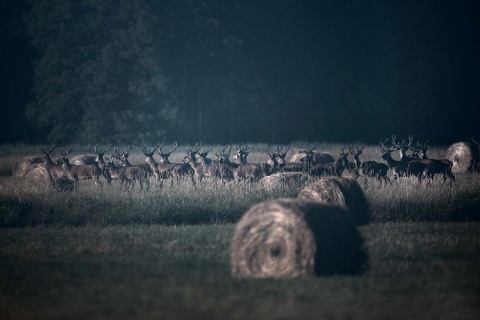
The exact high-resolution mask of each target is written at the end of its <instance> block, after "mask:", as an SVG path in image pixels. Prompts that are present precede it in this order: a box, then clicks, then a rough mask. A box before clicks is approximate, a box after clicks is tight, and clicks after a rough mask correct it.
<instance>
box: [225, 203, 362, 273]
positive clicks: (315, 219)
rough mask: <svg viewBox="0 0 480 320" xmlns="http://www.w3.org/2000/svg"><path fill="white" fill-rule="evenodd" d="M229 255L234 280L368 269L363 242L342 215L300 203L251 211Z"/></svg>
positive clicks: (335, 208) (339, 211)
mask: <svg viewBox="0 0 480 320" xmlns="http://www.w3.org/2000/svg"><path fill="white" fill-rule="evenodd" d="M230 250H231V251H230V265H231V272H232V276H234V277H238V278H250V277H253V278H266V277H272V278H282V277H287V278H291V277H298V276H312V275H332V274H350V275H353V274H359V273H361V272H362V271H363V269H364V268H365V267H366V264H367V255H366V253H365V251H364V249H363V238H362V236H361V235H360V234H359V232H358V230H357V227H356V226H355V225H354V223H353V221H352V220H351V219H350V217H349V215H348V213H347V212H346V210H345V209H343V208H341V207H338V206H331V205H327V204H323V203H319V202H316V201H311V200H303V199H286V198H282V199H275V200H270V201H266V202H262V203H259V204H256V205H254V206H253V207H251V208H250V209H249V210H248V211H247V212H246V213H245V214H244V215H243V216H242V218H241V219H240V221H239V222H238V224H237V226H236V229H235V233H234V236H233V239H232V244H231V249H230Z"/></svg>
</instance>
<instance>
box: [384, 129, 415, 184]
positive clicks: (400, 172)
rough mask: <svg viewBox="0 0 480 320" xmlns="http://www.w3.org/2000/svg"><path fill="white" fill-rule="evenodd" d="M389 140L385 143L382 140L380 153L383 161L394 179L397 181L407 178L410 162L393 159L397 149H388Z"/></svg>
mask: <svg viewBox="0 0 480 320" xmlns="http://www.w3.org/2000/svg"><path fill="white" fill-rule="evenodd" d="M387 142H388V138H386V139H385V140H384V141H382V140H380V144H379V147H380V151H381V152H382V159H383V160H385V162H386V163H387V165H388V167H389V168H390V170H392V173H393V179H394V180H396V179H397V178H398V177H404V176H407V173H408V162H405V161H401V160H395V159H393V157H392V152H393V151H397V150H398V149H397V148H396V147H392V146H390V147H387V145H386V144H387Z"/></svg>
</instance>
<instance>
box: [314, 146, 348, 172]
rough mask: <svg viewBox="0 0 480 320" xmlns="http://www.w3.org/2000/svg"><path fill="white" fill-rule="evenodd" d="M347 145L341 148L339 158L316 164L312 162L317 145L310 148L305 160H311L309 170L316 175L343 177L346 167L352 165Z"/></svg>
mask: <svg viewBox="0 0 480 320" xmlns="http://www.w3.org/2000/svg"><path fill="white" fill-rule="evenodd" d="M345 147H346V146H344V147H343V148H341V149H340V151H339V154H340V157H339V158H338V159H337V160H335V161H333V162H327V163H316V164H312V162H313V155H314V150H315V147H313V148H310V149H308V150H307V156H306V157H305V161H307V162H309V169H308V172H309V173H310V174H311V175H314V176H322V175H334V176H338V177H341V176H342V173H343V171H344V170H345V168H346V167H347V166H349V165H350V164H349V163H350V162H349V161H348V158H347V157H348V155H349V152H348V151H347V152H345Z"/></svg>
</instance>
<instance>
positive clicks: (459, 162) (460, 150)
mask: <svg viewBox="0 0 480 320" xmlns="http://www.w3.org/2000/svg"><path fill="white" fill-rule="evenodd" d="M446 158H447V159H448V160H450V161H452V162H453V166H452V172H453V173H463V172H474V171H478V162H479V158H480V156H479V151H478V146H477V145H476V144H474V143H471V142H457V143H454V144H452V145H450V146H449V147H448V149H447V154H446Z"/></svg>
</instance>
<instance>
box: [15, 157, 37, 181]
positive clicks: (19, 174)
mask: <svg viewBox="0 0 480 320" xmlns="http://www.w3.org/2000/svg"><path fill="white" fill-rule="evenodd" d="M42 162H44V159H43V157H27V158H23V159H22V160H20V161H17V163H15V165H14V166H13V169H12V175H13V176H14V177H16V178H23V177H25V175H26V174H27V173H28V172H30V171H31V170H33V169H34V165H35V164H38V163H42Z"/></svg>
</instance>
